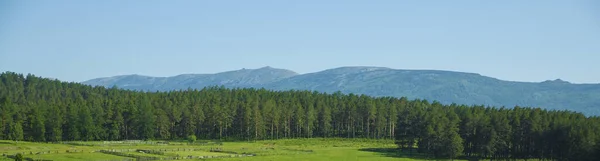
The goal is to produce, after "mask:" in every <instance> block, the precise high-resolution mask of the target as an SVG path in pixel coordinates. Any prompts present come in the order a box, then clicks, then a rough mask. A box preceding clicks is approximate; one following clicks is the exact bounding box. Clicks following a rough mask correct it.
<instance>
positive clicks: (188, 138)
mask: <svg viewBox="0 0 600 161" xmlns="http://www.w3.org/2000/svg"><path fill="white" fill-rule="evenodd" d="M187 140H188V141H189V142H190V143H194V142H195V141H196V135H190V136H188V137H187Z"/></svg>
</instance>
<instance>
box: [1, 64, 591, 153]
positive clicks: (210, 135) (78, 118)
mask: <svg viewBox="0 0 600 161" xmlns="http://www.w3.org/2000/svg"><path fill="white" fill-rule="evenodd" d="M599 130H600V119H599V118H598V117H595V116H594V117H586V116H584V115H583V114H581V113H576V112H570V111H555V110H552V111H548V110H544V109H540V108H526V107H518V106H517V107H514V108H504V107H500V108H496V107H486V106H480V105H472V106H467V105H457V104H451V105H443V104H440V103H439V102H435V101H433V102H430V101H427V100H418V99H417V100H408V99H407V98H404V97H403V98H393V97H369V96H366V95H355V94H347V95H346V94H342V93H340V92H336V93H333V94H326V93H319V92H311V91H294V90H291V91H270V90H265V89H227V88H223V87H209V88H204V89H202V90H196V89H188V90H182V91H170V92H138V91H129V90H121V89H117V88H116V87H113V88H105V87H91V86H87V85H82V84H78V83H67V82H60V81H57V80H50V79H44V78H39V77H36V76H33V75H27V76H24V75H22V74H17V73H12V72H5V73H3V74H1V75H0V139H5V140H26V141H39V142H54V141H63V140H64V141H68V140H84V141H87V140H125V139H161V140H168V139H182V138H186V139H188V140H189V139H191V138H190V137H188V136H192V135H193V136H195V137H198V138H201V139H236V140H260V139H281V138H310V137H324V138H329V137H343V138H373V139H395V140H396V142H397V144H398V147H400V148H401V149H403V150H410V151H412V149H416V151H418V152H421V153H425V154H429V155H431V156H433V157H439V158H457V157H466V158H474V159H534V158H537V159H550V160H598V159H599V158H600V156H598V154H600V133H598V132H597V131H599ZM194 140H195V139H194Z"/></svg>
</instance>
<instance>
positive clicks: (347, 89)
mask: <svg viewBox="0 0 600 161" xmlns="http://www.w3.org/2000/svg"><path fill="white" fill-rule="evenodd" d="M83 83H84V84H89V85H94V86H95V85H102V86H104V87H107V88H111V87H113V86H117V87H119V88H123V89H132V90H143V91H157V90H158V91H171V90H180V89H183V90H186V89H188V88H192V89H202V88H204V87H209V86H221V85H223V86H225V87H227V88H237V87H254V88H266V89H272V90H279V91H286V90H310V91H319V92H327V93H333V92H336V91H341V92H342V93H344V94H349V93H354V94H366V95H369V96H374V97H387V96H391V97H407V98H409V99H427V100H436V101H439V102H440V103H443V104H451V103H458V104H466V105H490V106H507V107H513V106H516V105H519V106H528V107H541V108H545V109H548V110H572V111H578V112H583V113H584V114H586V115H588V116H589V115H599V114H600V99H598V98H600V84H573V83H569V82H566V81H562V80H553V81H545V82H539V83H534V82H513V81H503V80H499V79H495V78H491V77H486V76H482V75H479V74H475V73H463V72H452V71H438V70H398V69H390V68H382V67H341V68H335V69H328V70H324V71H320V72H316V73H308V74H300V75H297V74H295V73H294V72H292V71H289V70H284V69H275V68H271V67H265V68H260V69H244V70H237V71H230V72H223V73H217V74H208V75H179V76H174V77H148V76H140V75H129V76H118V77H109V78H99V79H94V80H90V81H86V82H83Z"/></svg>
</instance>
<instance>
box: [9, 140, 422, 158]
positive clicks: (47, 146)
mask: <svg viewBox="0 0 600 161" xmlns="http://www.w3.org/2000/svg"><path fill="white" fill-rule="evenodd" d="M0 153H2V156H1V157H0V160H14V159H13V158H11V156H13V155H15V154H17V153H20V154H22V155H23V157H24V158H26V159H33V160H57V161H63V160H64V161H70V160H96V161H109V160H111V161H125V160H205V159H209V160H232V161H233V160H248V161H266V160H284V161H285V160H294V161H298V160H307V161H315V160H316V161H318V160H327V161H332V160H340V161H353V160H402V161H412V160H429V159H428V158H427V157H425V156H421V155H418V154H408V153H401V152H399V151H398V150H396V145H395V144H394V143H393V141H392V140H371V139H342V138H339V139H336V138H333V139H332V138H328V139H319V138H312V139H282V140H265V141H252V142H212V141H197V142H196V143H193V144H189V143H187V142H184V141H180V142H178V141H171V142H161V141H122V142H115V141H110V142H103V141H91V142H62V143H34V142H24V141H19V142H15V141H6V140H4V141H0Z"/></svg>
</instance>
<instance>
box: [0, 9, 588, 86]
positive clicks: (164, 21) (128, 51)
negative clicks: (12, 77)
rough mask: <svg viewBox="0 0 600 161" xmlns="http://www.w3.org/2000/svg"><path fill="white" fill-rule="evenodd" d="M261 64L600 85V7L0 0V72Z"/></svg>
mask: <svg viewBox="0 0 600 161" xmlns="http://www.w3.org/2000/svg"><path fill="white" fill-rule="evenodd" d="M263 66H271V67H275V68H284V69H289V70H293V71H296V72H298V73H312V72H318V71H322V70H325V69H330V68H336V67H342V66H379V67H389V68H394V69H435V70H450V71H461V72H470V73H479V74H482V75H485V76H490V77H495V78H499V79H502V80H512V81H526V82H541V81H545V80H554V79H559V78H560V79H563V80H566V81H569V82H574V83H600V70H599V69H600V1H597V0H526V1H524V0H496V1H493V0H489V1H482V0H453V1H448V0H427V1H423V0H418V1H417V0H414V1H408V0H406V1H405V0H369V1H366V0H364V1H354V0H328V1H323V0H302V1H281V0H272V1H265V0H254V1H245V0H239V1H233V0H218V1H200V0H197V1H196V0H194V1H192V0H189V1H183V0H174V1H165V0H162V1H155V0H144V1H141V0H138V1H133V0H132V1H122V0H102V1H90V0H68V1H67V0H40V1H21V0H3V1H0V72H1V71H12V72H17V73H32V74H34V75H36V76H42V77H49V78H57V79H60V80H64V81H76V82H80V81H85V80H89V79H93V78H98V77H108V76H115V75H125V74H141V75H149V76H174V75H178V74H188V73H217V72H223V71H230V70H239V69H242V68H246V69H252V68H260V67H263Z"/></svg>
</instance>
